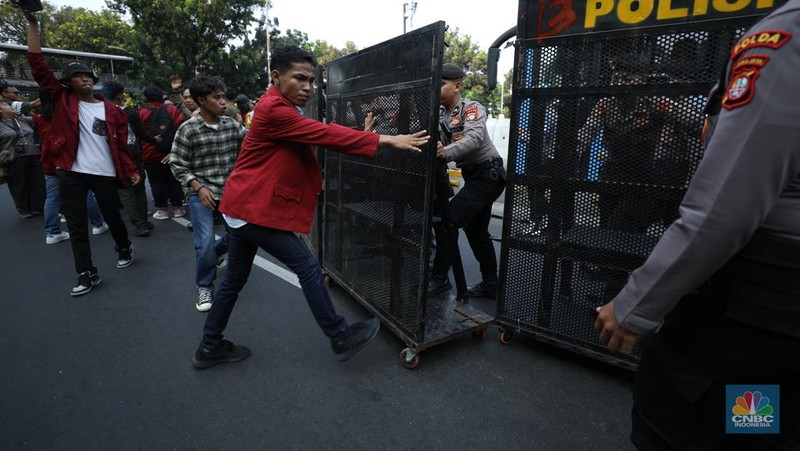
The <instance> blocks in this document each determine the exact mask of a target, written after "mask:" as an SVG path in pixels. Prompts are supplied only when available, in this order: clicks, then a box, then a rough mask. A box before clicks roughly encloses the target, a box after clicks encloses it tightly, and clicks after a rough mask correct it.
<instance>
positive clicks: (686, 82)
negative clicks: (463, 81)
mask: <svg viewBox="0 0 800 451" xmlns="http://www.w3.org/2000/svg"><path fill="white" fill-rule="evenodd" d="M738 22H739V23H733V22H731V21H726V22H724V23H723V22H718V23H716V24H713V23H712V24H711V25H709V23H705V24H703V26H702V27H700V26H698V25H697V24H683V25H681V26H676V27H658V28H651V29H649V30H635V31H632V30H628V31H625V32H616V33H603V34H599V35H587V34H581V35H575V36H569V37H562V38H551V39H543V40H534V39H523V40H519V41H517V52H516V63H515V76H514V111H513V114H512V133H511V145H510V147H509V154H510V158H509V167H508V169H509V170H508V173H509V189H507V198H506V204H505V216H504V218H505V221H504V232H503V234H504V243H505V247H504V249H503V252H502V256H501V293H502V294H501V299H500V301H499V302H498V307H497V321H498V323H500V324H502V325H506V326H509V327H510V328H513V329H518V330H522V331H528V332H530V333H534V334H536V335H537V336H539V337H540V338H544V339H546V340H549V341H555V342H556V343H558V344H561V345H564V346H566V347H570V348H572V349H574V350H577V351H579V352H583V353H588V354H591V355H593V356H595V357H599V358H603V359H608V360H610V361H612V362H615V363H621V364H623V365H625V364H628V363H635V361H636V360H637V357H636V356H635V355H634V356H633V357H630V358H621V357H618V356H615V355H612V354H611V353H609V352H608V351H607V350H606V349H605V348H604V347H603V346H602V345H600V344H599V342H598V341H597V333H596V332H595V331H594V329H593V324H594V320H595V318H596V313H595V307H597V306H599V305H603V304H605V303H607V302H608V301H610V300H611V299H613V297H614V296H615V295H616V294H617V293H618V292H619V290H620V289H621V288H622V287H623V286H624V285H625V283H626V281H627V278H628V276H629V275H630V272H631V271H632V270H633V269H635V268H636V267H638V266H640V265H641V264H642V263H643V262H644V260H645V259H646V257H647V256H648V254H649V253H650V252H651V251H652V249H653V247H654V245H655V244H656V242H657V241H658V239H659V238H660V237H661V235H662V234H663V232H664V231H665V230H666V227H668V226H669V225H670V224H671V223H672V221H673V220H675V219H676V218H677V217H678V206H679V204H680V201H681V199H682V197H683V194H684V193H685V190H686V188H687V186H688V183H689V180H690V179H691V176H692V174H693V173H694V171H695V169H696V168H697V165H698V163H699V161H700V159H701V157H702V153H703V149H702V144H701V133H702V127H703V119H704V113H703V107H704V105H705V100H706V94H707V93H708V91H709V89H710V87H711V86H712V85H713V84H714V83H715V82H716V81H717V80H718V78H719V72H720V65H721V64H722V63H723V62H724V61H725V60H726V57H727V54H728V51H729V49H730V48H731V46H732V45H733V44H735V42H736V40H737V39H738V37H740V36H741V34H742V33H743V32H744V30H745V29H746V26H745V25H746V24H749V23H750V22H752V18H750V19H747V20H746V21H745V23H744V24H743V23H742V20H739V21H738Z"/></svg>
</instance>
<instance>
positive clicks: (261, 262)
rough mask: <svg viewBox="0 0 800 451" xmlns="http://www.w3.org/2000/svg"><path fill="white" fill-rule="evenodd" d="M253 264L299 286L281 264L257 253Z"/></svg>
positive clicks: (184, 220) (185, 223)
mask: <svg viewBox="0 0 800 451" xmlns="http://www.w3.org/2000/svg"><path fill="white" fill-rule="evenodd" d="M172 220H173V221H175V222H177V223H178V224H180V225H182V226H184V227H186V226H188V225H189V223H190V221H187V220H186V219H184V218H172ZM214 236H215V237H217V238H220V236H219V235H214ZM253 264H254V265H255V266H258V267H259V268H261V269H263V270H264V271H267V272H268V273H271V274H272V275H274V276H275V277H278V278H279V279H283V280H285V281H287V282H289V283H290V284H292V285H294V286H296V287H297V288H300V280H299V279H298V278H297V276H296V275H295V274H294V273H293V272H291V271H289V270H288V269H286V268H284V267H282V266H278V265H276V264H275V263H272V262H271V261H269V260H267V259H266V258H264V257H261V256H259V255H256V258H255V259H254V260H253Z"/></svg>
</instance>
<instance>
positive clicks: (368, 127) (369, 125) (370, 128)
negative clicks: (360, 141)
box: [364, 112, 375, 132]
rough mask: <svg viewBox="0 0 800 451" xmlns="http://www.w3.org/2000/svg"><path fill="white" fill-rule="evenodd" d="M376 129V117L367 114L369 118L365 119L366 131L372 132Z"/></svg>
mask: <svg viewBox="0 0 800 451" xmlns="http://www.w3.org/2000/svg"><path fill="white" fill-rule="evenodd" d="M374 128H375V115H373V114H372V113H371V112H370V113H367V117H366V118H365V119H364V131H365V132H371V131H373V129H374Z"/></svg>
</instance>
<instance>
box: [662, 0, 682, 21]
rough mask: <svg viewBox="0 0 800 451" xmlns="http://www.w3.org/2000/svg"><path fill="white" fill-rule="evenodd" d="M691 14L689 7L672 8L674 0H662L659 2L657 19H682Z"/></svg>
mask: <svg viewBox="0 0 800 451" xmlns="http://www.w3.org/2000/svg"><path fill="white" fill-rule="evenodd" d="M688 15H689V8H675V9H672V0H660V1H659V2H658V15H657V16H656V19H658V20H664V19H680V18H681V17H686V16H688Z"/></svg>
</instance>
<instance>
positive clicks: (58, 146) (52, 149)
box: [45, 136, 67, 157]
mask: <svg viewBox="0 0 800 451" xmlns="http://www.w3.org/2000/svg"><path fill="white" fill-rule="evenodd" d="M46 143H47V144H46V146H45V148H46V149H47V153H49V154H50V156H52V157H55V156H59V155H61V153H62V152H63V151H64V146H65V145H66V144H67V140H66V139H65V138H63V137H61V136H58V137H52V136H50V137H48V138H47V141H46Z"/></svg>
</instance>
